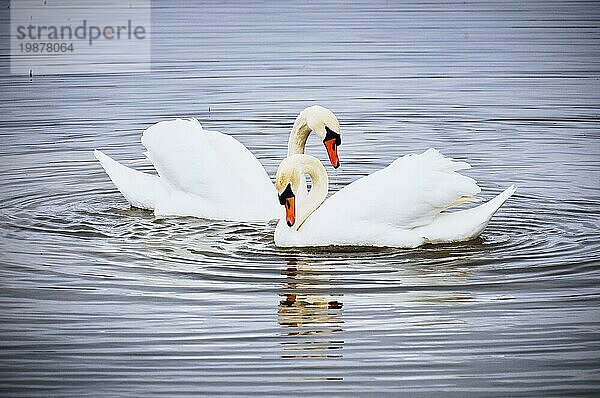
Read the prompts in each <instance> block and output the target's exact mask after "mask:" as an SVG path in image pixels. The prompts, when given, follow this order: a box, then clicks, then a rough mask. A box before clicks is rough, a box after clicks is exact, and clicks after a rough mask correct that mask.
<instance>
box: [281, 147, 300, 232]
mask: <svg viewBox="0 0 600 398" xmlns="http://www.w3.org/2000/svg"><path fill="white" fill-rule="evenodd" d="M295 158H296V156H291V157H288V158H285V159H284V160H283V161H282V162H281V164H280V165H279V168H278V169H277V176H276V177H275V189H277V194H278V195H279V203H280V204H281V205H282V206H285V221H286V222H287V225H288V226H290V227H291V226H293V225H294V224H295V223H296V192H298V190H299V188H300V179H301V178H302V177H303V176H302V173H301V172H300V170H299V169H298V168H297V167H296V163H297V161H296V159H295Z"/></svg>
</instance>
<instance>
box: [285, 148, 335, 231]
mask: <svg viewBox="0 0 600 398" xmlns="http://www.w3.org/2000/svg"><path fill="white" fill-rule="evenodd" d="M298 168H299V169H300V171H301V172H302V173H303V174H308V175H309V176H310V179H311V181H312V188H311V190H310V192H309V193H308V195H307V196H306V198H297V200H299V201H298V203H297V205H296V213H297V217H296V223H295V224H294V227H293V228H294V229H295V230H296V231H297V230H298V229H299V228H300V227H301V226H302V224H303V223H304V221H306V219H307V218H308V217H309V216H310V215H311V214H312V213H313V212H314V211H315V210H317V209H318V208H319V206H321V204H322V203H323V202H324V201H325V198H326V197H327V192H328V191H329V178H328V177H327V171H326V170H325V167H324V166H323V164H322V163H321V162H320V161H319V160H318V159H317V158H315V157H313V156H309V155H302V156H301V157H299V158H298Z"/></svg>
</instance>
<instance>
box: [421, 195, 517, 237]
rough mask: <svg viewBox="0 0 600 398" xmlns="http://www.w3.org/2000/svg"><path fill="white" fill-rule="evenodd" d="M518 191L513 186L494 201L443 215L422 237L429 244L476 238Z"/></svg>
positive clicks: (426, 229) (428, 227)
mask: <svg viewBox="0 0 600 398" xmlns="http://www.w3.org/2000/svg"><path fill="white" fill-rule="evenodd" d="M516 190H517V187H516V185H514V184H513V185H511V186H510V187H508V188H507V189H505V190H504V191H503V192H502V193H500V194H499V195H498V196H496V197H495V198H493V199H492V200H490V201H488V202H486V203H484V204H482V205H479V206H477V207H473V208H471V209H467V210H461V211H455V212H452V213H441V214H440V215H438V216H437V217H436V219H435V221H434V222H433V223H431V224H430V225H428V226H426V227H424V230H423V231H422V235H423V236H424V237H425V238H426V240H427V241H428V242H431V243H441V242H458V241H465V240H470V239H473V238H476V237H477V236H479V235H480V234H481V232H482V231H483V230H484V229H485V227H486V226H487V225H488V223H489V222H490V220H491V218H492V216H493V215H494V214H495V213H496V212H497V211H498V209H499V208H500V206H502V205H503V204H504V202H506V201H507V200H508V198H510V197H511V196H512V195H513V194H514V193H515V191H516Z"/></svg>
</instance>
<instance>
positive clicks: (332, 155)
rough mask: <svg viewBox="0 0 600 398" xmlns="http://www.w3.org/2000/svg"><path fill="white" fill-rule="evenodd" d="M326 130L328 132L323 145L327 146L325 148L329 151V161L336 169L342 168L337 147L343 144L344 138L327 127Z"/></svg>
mask: <svg viewBox="0 0 600 398" xmlns="http://www.w3.org/2000/svg"><path fill="white" fill-rule="evenodd" d="M325 130H327V134H326V135H325V139H324V140H323V144H325V148H326V149H327V156H329V161H330V162H331V165H332V166H333V168H334V169H337V168H338V167H340V158H339V156H338V151H337V147H338V146H339V145H340V144H341V143H342V138H341V137H340V135H339V134H338V133H336V132H335V131H333V130H332V129H330V128H329V127H327V126H325Z"/></svg>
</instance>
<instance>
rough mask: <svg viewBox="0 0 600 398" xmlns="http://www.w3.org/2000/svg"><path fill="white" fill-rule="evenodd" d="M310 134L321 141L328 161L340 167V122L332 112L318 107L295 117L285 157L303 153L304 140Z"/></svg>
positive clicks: (309, 108)
mask: <svg viewBox="0 0 600 398" xmlns="http://www.w3.org/2000/svg"><path fill="white" fill-rule="evenodd" d="M311 132H314V133H315V134H316V135H317V136H318V137H319V138H320V139H321V140H322V141H323V144H324V145H325V148H326V149H327V155H328V156H329V161H330V162H331V165H332V166H333V167H334V168H336V169H337V168H338V167H339V166H340V161H339V157H338V153H337V147H338V146H340V145H341V143H342V140H341V137H340V122H339V121H338V120H337V118H336V117H335V115H334V114H333V112H331V111H330V110H329V109H327V108H324V107H322V106H319V105H313V106H310V107H308V108H306V109H304V110H303V111H302V112H300V114H299V115H298V116H297V117H296V120H295V121H294V126H293V127H292V132H291V133H290V138H289V140H288V152H287V155H288V156H291V155H296V154H301V153H304V148H305V147H306V140H307V139H308V136H309V135H310V133H311Z"/></svg>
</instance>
